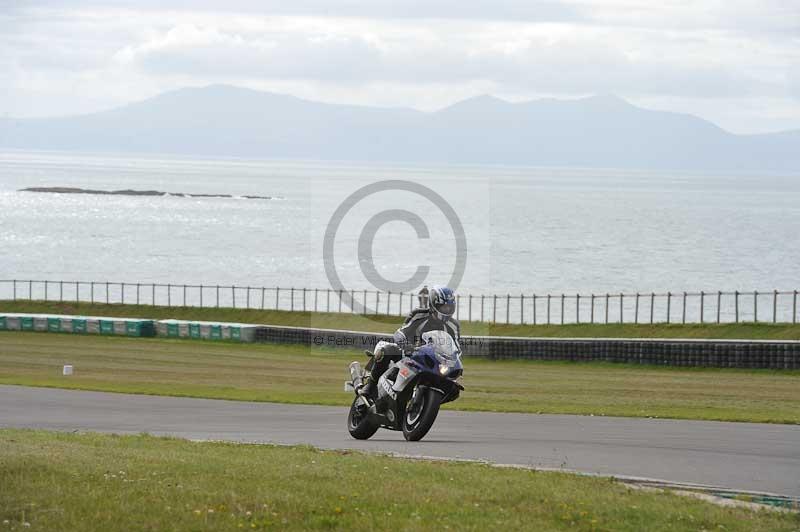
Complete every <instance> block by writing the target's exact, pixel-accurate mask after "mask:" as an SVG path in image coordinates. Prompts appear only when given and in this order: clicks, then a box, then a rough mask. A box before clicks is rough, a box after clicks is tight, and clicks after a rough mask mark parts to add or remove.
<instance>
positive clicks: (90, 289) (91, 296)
mask: <svg viewBox="0 0 800 532" xmlns="http://www.w3.org/2000/svg"><path fill="white" fill-rule="evenodd" d="M89 287H90V288H89V300H90V301H91V302H92V305H94V281H92V282H91V283H90V284H89ZM44 299H45V301H46V300H47V281H45V282H44Z"/></svg>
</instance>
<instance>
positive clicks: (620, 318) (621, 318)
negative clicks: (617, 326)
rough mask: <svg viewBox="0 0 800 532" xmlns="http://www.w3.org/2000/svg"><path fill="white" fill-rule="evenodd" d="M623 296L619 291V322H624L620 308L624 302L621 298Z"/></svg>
mask: <svg viewBox="0 0 800 532" xmlns="http://www.w3.org/2000/svg"><path fill="white" fill-rule="evenodd" d="M623 297H624V296H623V294H622V292H620V293H619V322H620V323H625V319H624V314H623V313H622V309H623V307H624V304H623V303H624V302H623V300H622V298H623Z"/></svg>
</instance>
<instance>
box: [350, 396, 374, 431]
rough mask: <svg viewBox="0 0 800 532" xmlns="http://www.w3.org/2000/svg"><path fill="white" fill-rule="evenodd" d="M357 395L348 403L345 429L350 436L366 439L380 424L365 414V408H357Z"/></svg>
mask: <svg viewBox="0 0 800 532" xmlns="http://www.w3.org/2000/svg"><path fill="white" fill-rule="evenodd" d="M359 403H360V401H359V397H356V398H355V399H353V404H351V405H350V412H349V413H348V414H347V430H348V431H349V432H350V436H352V437H353V438H355V439H357V440H368V439H370V438H371V437H372V435H373V434H375V433H376V432H377V431H378V428H380V425H379V424H378V423H376V422H374V421H372V420H371V419H370V417H369V415H368V414H367V411H366V408H364V407H362V408H361V409H359V408H358V405H359Z"/></svg>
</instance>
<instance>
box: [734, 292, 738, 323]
mask: <svg viewBox="0 0 800 532" xmlns="http://www.w3.org/2000/svg"><path fill="white" fill-rule="evenodd" d="M733 297H734V301H735V302H734V304H733V305H734V312H735V314H736V323H739V291H738V290H736V291H735V292H734V293H733Z"/></svg>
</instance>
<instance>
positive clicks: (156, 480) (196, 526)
mask: <svg viewBox="0 0 800 532" xmlns="http://www.w3.org/2000/svg"><path fill="white" fill-rule="evenodd" d="M0 448H2V449H3V453H0V521H2V522H3V524H2V525H0V527H2V529H4V530H64V531H81V532H91V531H103V532H105V531H108V530H319V529H342V530H445V529H457V530H615V531H617V530H618V531H626V530H630V531H639V530H650V531H660V530H671V531H674V530H687V531H688V530H692V531H696V530H728V531H736V530H742V531H745V530H746V531H773V532H777V531H783V530H786V531H788V530H797V528H798V526H800V517H798V515H797V514H786V513H775V512H767V511H758V512H755V511H751V510H746V509H739V508H722V507H718V506H714V505H711V504H708V503H705V502H701V501H697V500H694V499H689V498H683V497H679V496H677V495H672V494H669V493H647V492H642V491H638V490H631V489H629V488H626V487H625V486H623V485H621V484H619V483H616V482H614V481H613V480H610V479H603V478H587V477H579V476H575V475H569V474H564V473H545V472H532V471H525V470H514V469H498V468H492V467H490V466H486V465H480V464H466V463H446V462H418V461H409V460H401V459H397V458H388V457H381V456H369V455H362V454H358V453H351V452H335V451H320V450H315V449H312V448H307V447H274V446H267V445H236V444H228V443H193V442H189V441H185V440H176V439H168V438H155V437H151V436H146V435H140V436H115V435H99V434H63V433H52V432H42V431H24V430H0ZM26 524H27V525H26Z"/></svg>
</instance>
